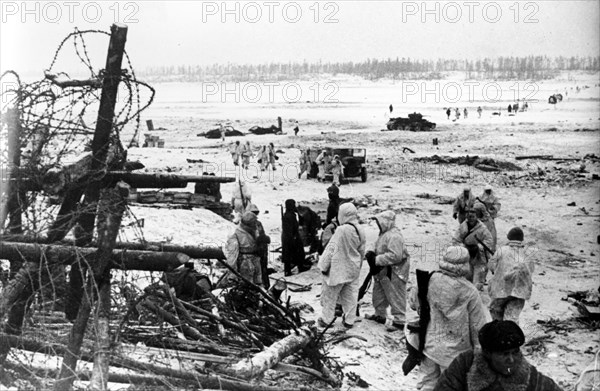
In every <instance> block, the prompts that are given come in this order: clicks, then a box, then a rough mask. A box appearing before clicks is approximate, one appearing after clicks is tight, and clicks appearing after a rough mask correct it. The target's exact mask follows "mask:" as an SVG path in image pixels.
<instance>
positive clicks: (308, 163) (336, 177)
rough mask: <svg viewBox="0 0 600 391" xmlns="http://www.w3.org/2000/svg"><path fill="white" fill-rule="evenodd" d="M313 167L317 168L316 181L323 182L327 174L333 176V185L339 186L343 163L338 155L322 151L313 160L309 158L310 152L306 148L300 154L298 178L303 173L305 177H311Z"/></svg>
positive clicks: (342, 176) (342, 175) (342, 173)
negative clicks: (305, 174)
mask: <svg viewBox="0 0 600 391" xmlns="http://www.w3.org/2000/svg"><path fill="white" fill-rule="evenodd" d="M313 165H316V167H317V170H318V171H317V174H316V175H317V180H318V181H319V182H324V181H325V180H326V177H327V175H328V174H331V175H332V176H333V183H334V184H335V185H336V186H340V185H341V183H342V180H343V179H344V163H343V162H342V160H341V159H340V157H339V155H333V156H332V154H331V153H329V151H327V150H326V149H324V150H322V151H321V152H320V153H319V154H318V155H317V157H316V158H315V159H314V161H313V158H312V157H311V150H310V148H307V149H305V150H303V151H302V152H301V154H300V172H299V173H298V178H301V177H302V175H303V174H304V173H307V177H311V175H312V172H313Z"/></svg>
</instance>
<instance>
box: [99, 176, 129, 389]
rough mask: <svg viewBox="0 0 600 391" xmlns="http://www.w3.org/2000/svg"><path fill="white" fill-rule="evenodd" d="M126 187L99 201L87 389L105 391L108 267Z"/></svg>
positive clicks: (123, 211) (122, 185) (108, 325)
mask: <svg viewBox="0 0 600 391" xmlns="http://www.w3.org/2000/svg"><path fill="white" fill-rule="evenodd" d="M128 195H129V186H128V185H127V184H126V183H123V182H119V184H118V185H117V187H115V188H114V189H106V190H104V194H103V196H102V198H101V200H100V204H99V210H100V213H101V214H100V216H99V218H98V253H97V259H96V262H95V263H94V264H92V271H93V274H94V281H95V283H96V285H97V286H98V304H97V305H98V310H97V311H96V319H95V324H96V327H95V329H96V344H95V349H94V353H95V355H94V370H93V372H92V379H91V380H90V386H89V388H90V389H91V390H102V391H104V390H106V389H107V383H108V368H109V364H110V263H111V256H112V250H113V248H114V246H115V242H116V241H117V235H118V234H119V229H120V228H121V220H122V219H123V214H124V213H125V205H126V200H127V196H128Z"/></svg>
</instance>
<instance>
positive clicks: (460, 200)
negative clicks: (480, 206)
mask: <svg viewBox="0 0 600 391" xmlns="http://www.w3.org/2000/svg"><path fill="white" fill-rule="evenodd" d="M474 202H475V197H473V195H472V194H471V188H470V187H468V186H466V187H465V188H464V189H463V192H462V193H461V194H460V195H459V196H458V197H456V200H455V201H454V210H453V214H452V218H454V219H456V218H458V223H459V224H462V222H463V221H465V217H466V215H467V214H466V211H467V209H469V208H472V207H473V203H474Z"/></svg>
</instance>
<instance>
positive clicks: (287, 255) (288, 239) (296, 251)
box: [281, 200, 310, 276]
mask: <svg viewBox="0 0 600 391" xmlns="http://www.w3.org/2000/svg"><path fill="white" fill-rule="evenodd" d="M298 220H299V215H298V210H297V209H296V201H294V200H286V201H285V213H284V214H283V216H282V222H281V224H282V227H281V260H282V261H283V266H284V275H285V276H291V275H292V269H293V268H294V267H296V266H297V267H298V273H302V272H304V271H306V270H308V269H310V267H308V268H307V267H305V265H304V259H305V253H304V243H302V238H301V237H300V230H299V227H300V224H299V221H298Z"/></svg>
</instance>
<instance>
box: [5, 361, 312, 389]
mask: <svg viewBox="0 0 600 391" xmlns="http://www.w3.org/2000/svg"><path fill="white" fill-rule="evenodd" d="M10 367H11V368H12V369H15V370H23V369H29V370H31V371H32V372H41V373H42V375H43V376H44V377H48V376H50V377H56V374H57V372H58V371H57V370H56V369H54V368H49V367H46V366H43V365H39V364H38V365H28V366H27V367H25V366H24V365H23V363H20V362H19V363H12V362H11V363H10ZM153 367H157V366H156V365H151V364H150V365H149V366H148V367H147V368H148V371H149V372H151V371H152V369H153ZM111 369H112V371H111V372H109V374H108V381H109V382H113V383H124V384H148V385H157V386H160V387H168V388H169V389H171V388H173V386H178V387H181V388H184V387H185V386H186V385H188V386H189V385H190V384H194V385H199V386H201V387H202V389H203V390H208V389H214V390H229V391H318V390H317V389H315V388H310V387H294V388H282V387H278V386H275V387H271V386H263V385H260V384H250V383H246V382H242V381H237V380H232V379H228V378H227V377H222V376H218V375H205V374H201V373H194V372H183V371H177V370H174V369H170V368H165V369H168V370H169V373H171V374H172V376H157V375H154V374H152V375H142V374H139V373H133V372H128V373H122V372H121V373H118V372H115V371H114V368H111ZM75 376H76V377H77V378H78V379H79V380H81V381H87V380H90V378H91V376H92V374H91V371H90V370H89V369H84V370H79V371H77V373H75Z"/></svg>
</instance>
